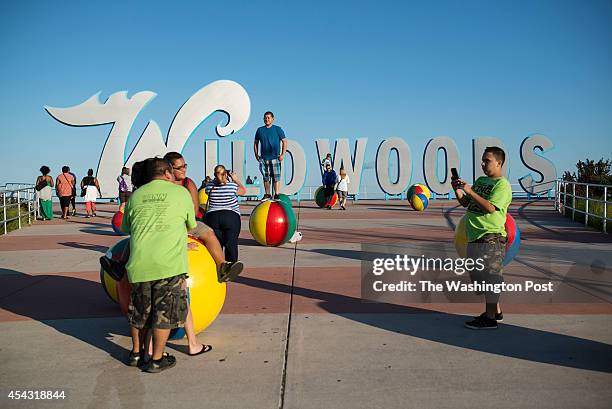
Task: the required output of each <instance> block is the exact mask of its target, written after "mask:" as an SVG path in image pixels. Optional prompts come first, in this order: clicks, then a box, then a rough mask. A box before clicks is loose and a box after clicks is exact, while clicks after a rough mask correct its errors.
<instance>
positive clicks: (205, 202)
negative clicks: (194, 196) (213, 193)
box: [198, 189, 208, 215]
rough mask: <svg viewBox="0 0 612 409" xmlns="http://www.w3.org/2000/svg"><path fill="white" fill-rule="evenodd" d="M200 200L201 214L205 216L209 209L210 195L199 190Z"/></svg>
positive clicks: (203, 190)
mask: <svg viewBox="0 0 612 409" xmlns="http://www.w3.org/2000/svg"><path fill="white" fill-rule="evenodd" d="M198 200H199V202H200V213H201V214H203V215H204V214H206V210H207V208H208V195H207V194H206V190H205V189H200V190H198Z"/></svg>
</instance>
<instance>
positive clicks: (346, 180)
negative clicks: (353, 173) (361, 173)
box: [336, 175, 351, 192]
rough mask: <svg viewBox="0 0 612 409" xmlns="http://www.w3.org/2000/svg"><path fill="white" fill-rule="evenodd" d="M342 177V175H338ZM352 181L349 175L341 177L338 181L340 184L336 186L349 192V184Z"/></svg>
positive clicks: (337, 188)
mask: <svg viewBox="0 0 612 409" xmlns="http://www.w3.org/2000/svg"><path fill="white" fill-rule="evenodd" d="M338 177H340V176H338ZM349 183H351V181H350V180H349V177H348V175H346V177H345V178H344V179H342V178H341V177H340V181H339V182H338V186H336V190H341V191H343V192H348V184H349Z"/></svg>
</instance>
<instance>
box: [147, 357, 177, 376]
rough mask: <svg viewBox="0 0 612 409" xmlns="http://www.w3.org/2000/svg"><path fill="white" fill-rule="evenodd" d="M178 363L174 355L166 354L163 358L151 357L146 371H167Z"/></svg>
mask: <svg viewBox="0 0 612 409" xmlns="http://www.w3.org/2000/svg"><path fill="white" fill-rule="evenodd" d="M175 365H176V358H175V357H174V356H172V355H164V356H162V357H161V359H158V360H155V359H151V361H150V362H149V365H148V366H147V368H146V369H145V372H148V373H159V372H161V371H165V370H166V369H170V368H172V367H173V366H175Z"/></svg>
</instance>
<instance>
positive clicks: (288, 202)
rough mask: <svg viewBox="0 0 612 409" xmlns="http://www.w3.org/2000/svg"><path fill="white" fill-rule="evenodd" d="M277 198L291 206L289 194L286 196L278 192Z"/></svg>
mask: <svg viewBox="0 0 612 409" xmlns="http://www.w3.org/2000/svg"><path fill="white" fill-rule="evenodd" d="M278 200H280V201H281V202H283V203H286V204H288V205H289V206H291V207H293V206H292V204H291V199H289V196H287V195H286V194H284V193H279V194H278Z"/></svg>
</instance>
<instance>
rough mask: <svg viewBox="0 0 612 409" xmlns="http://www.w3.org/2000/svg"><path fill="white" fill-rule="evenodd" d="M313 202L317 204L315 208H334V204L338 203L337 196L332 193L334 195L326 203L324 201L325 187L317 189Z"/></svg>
mask: <svg viewBox="0 0 612 409" xmlns="http://www.w3.org/2000/svg"><path fill="white" fill-rule="evenodd" d="M315 202H317V206H319V207H327V206H329V205H331V207H334V206H335V205H336V203H338V194H337V193H335V192H334V195H333V196H332V198H331V200H330V201H329V202H328V201H326V200H325V186H319V188H318V189H317V190H316V191H315Z"/></svg>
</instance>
